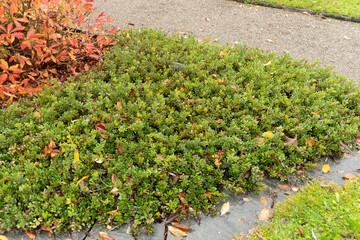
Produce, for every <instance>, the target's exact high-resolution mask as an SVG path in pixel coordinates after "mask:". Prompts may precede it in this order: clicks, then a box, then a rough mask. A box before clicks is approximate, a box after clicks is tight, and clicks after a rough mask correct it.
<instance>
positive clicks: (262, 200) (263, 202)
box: [260, 196, 268, 206]
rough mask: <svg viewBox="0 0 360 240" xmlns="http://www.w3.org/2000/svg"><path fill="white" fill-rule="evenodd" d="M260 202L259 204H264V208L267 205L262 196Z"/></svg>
mask: <svg viewBox="0 0 360 240" xmlns="http://www.w3.org/2000/svg"><path fill="white" fill-rule="evenodd" d="M260 201H261V203H262V204H264V205H265V206H266V205H268V202H267V201H266V199H265V198H264V197H263V196H261V197H260Z"/></svg>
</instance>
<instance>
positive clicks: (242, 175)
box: [240, 167, 252, 178]
mask: <svg viewBox="0 0 360 240" xmlns="http://www.w3.org/2000/svg"><path fill="white" fill-rule="evenodd" d="M251 170H252V167H250V168H249V169H247V170H246V171H245V172H243V173H242V174H241V175H240V176H241V177H243V178H250V177H251V175H252V173H251Z"/></svg>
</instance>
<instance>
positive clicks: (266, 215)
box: [258, 207, 274, 220]
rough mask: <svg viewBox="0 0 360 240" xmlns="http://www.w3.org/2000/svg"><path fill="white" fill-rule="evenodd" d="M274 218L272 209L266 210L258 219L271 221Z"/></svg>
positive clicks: (262, 211)
mask: <svg viewBox="0 0 360 240" xmlns="http://www.w3.org/2000/svg"><path fill="white" fill-rule="evenodd" d="M273 216H274V214H273V213H270V208H269V207H268V208H264V209H263V210H261V212H260V213H259V216H258V219H259V220H270V219H271V218H272V217H273Z"/></svg>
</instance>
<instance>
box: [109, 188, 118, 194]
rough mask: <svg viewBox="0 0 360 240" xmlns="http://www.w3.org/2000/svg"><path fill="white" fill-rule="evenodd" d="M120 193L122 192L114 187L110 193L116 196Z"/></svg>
mask: <svg viewBox="0 0 360 240" xmlns="http://www.w3.org/2000/svg"><path fill="white" fill-rule="evenodd" d="M119 192H120V190H119V189H118V188H116V187H114V188H113V189H112V190H111V191H110V193H112V194H114V195H116V194H118V193H119Z"/></svg>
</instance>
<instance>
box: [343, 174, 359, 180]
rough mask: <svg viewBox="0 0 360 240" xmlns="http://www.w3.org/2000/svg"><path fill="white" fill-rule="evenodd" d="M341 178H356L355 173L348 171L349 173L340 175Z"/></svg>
mask: <svg viewBox="0 0 360 240" xmlns="http://www.w3.org/2000/svg"><path fill="white" fill-rule="evenodd" d="M342 178H343V179H346V180H350V179H354V178H356V175H354V174H351V173H349V174H345V175H344V176H342Z"/></svg>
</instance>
